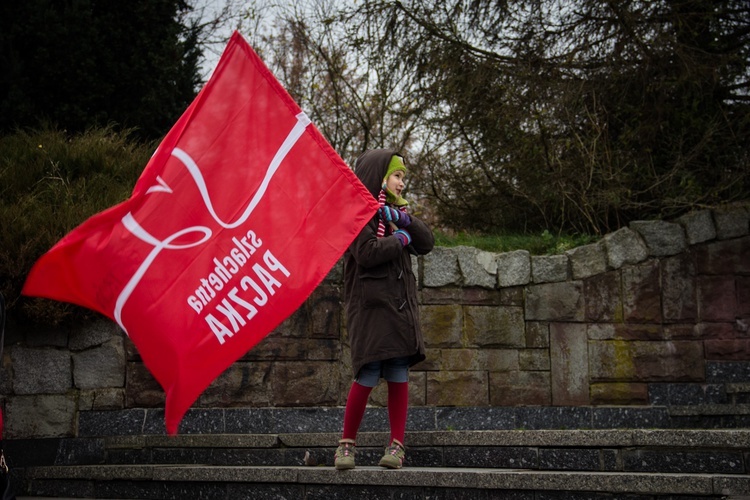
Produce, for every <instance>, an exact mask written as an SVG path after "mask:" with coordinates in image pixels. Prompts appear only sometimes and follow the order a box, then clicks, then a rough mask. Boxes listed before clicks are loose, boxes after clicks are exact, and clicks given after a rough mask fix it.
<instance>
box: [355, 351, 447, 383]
mask: <svg viewBox="0 0 750 500" xmlns="http://www.w3.org/2000/svg"><path fill="white" fill-rule="evenodd" d="M425 350H426V355H427V359H425V360H424V361H422V362H421V363H419V364H418V365H416V366H415V367H414V368H415V369H418V370H423V371H426V372H431V371H432V372H434V371H438V370H440V363H441V362H442V357H443V350H442V349H435V348H430V347H428V348H426V349H425ZM342 380H344V379H342Z"/></svg>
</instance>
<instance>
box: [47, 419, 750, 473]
mask: <svg viewBox="0 0 750 500" xmlns="http://www.w3.org/2000/svg"><path fill="white" fill-rule="evenodd" d="M339 437H340V436H339V434H334V433H293V434H259V435H206V434H203V435H178V436H174V437H169V436H159V435H155V436H118V437H110V438H106V439H104V443H103V444H102V448H103V452H104V453H103V455H102V456H101V458H100V459H99V461H98V462H97V461H90V462H89V463H112V464H129V463H144V464H146V463H148V464H165V463H169V464H176V463H181V464H195V463H207V464H214V465H227V466H237V465H251V466H264V465H265V466H271V465H280V466H294V465H303V464H305V463H308V464H315V465H325V466H332V465H333V451H334V449H335V447H336V444H337V441H338V439H339ZM406 443H407V461H408V464H409V465H411V466H417V467H486V468H498V467H500V468H523V469H535V470H577V471H585V470H591V471H602V472H605V471H628V472H693V473H722V474H747V473H750V430H747V429H745V430H741V429H731V430H725V429H722V430H667V429H652V430H647V429H611V430H531V431H520V430H514V431H424V432H410V433H407V436H406ZM75 444H76V443H74V442H69V443H67V450H68V454H69V456H74V455H75V452H74V448H75ZM91 444H92V443H90V442H88V441H84V442H82V443H79V446H83V447H85V448H86V449H89V448H90V447H91ZM387 444H388V434H387V433H382V432H364V433H360V434H359V435H358V438H357V455H358V460H359V462H360V463H362V464H371V465H374V464H377V463H378V460H379V459H380V457H381V456H382V453H383V449H384V447H385V446H386V445H387ZM78 455H79V456H84V454H83V453H78ZM92 458H95V457H92ZM57 463H58V464H60V462H59V461H58V462H57ZM70 463H71V464H76V463H78V464H84V463H85V462H81V461H80V460H79V461H78V462H76V461H75V460H73V461H71V462H70Z"/></svg>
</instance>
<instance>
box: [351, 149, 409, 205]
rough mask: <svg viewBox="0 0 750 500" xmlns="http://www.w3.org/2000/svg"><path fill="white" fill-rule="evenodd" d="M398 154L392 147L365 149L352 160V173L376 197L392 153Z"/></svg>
mask: <svg viewBox="0 0 750 500" xmlns="http://www.w3.org/2000/svg"><path fill="white" fill-rule="evenodd" d="M398 154H400V153H399V152H398V151H395V150H393V149H371V150H369V151H365V152H364V153H363V154H362V155H361V156H360V157H359V158H357V161H355V162H354V174H355V175H356V176H357V177H358V178H359V180H360V181H362V184H364V186H365V187H366V188H367V190H368V191H369V192H370V194H371V195H372V197H373V198H375V199H376V200H377V199H378V195H379V194H380V188H381V186H382V185H383V178H384V177H385V173H386V172H387V171H388V164H389V163H390V162H391V157H392V156H393V155H398Z"/></svg>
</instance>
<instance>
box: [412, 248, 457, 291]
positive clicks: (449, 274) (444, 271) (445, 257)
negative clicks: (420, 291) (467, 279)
mask: <svg viewBox="0 0 750 500" xmlns="http://www.w3.org/2000/svg"><path fill="white" fill-rule="evenodd" d="M422 264H423V266H424V286H426V287H440V286H446V285H460V284H461V272H460V270H459V268H458V255H457V253H456V252H455V250H453V249H452V248H446V247H435V248H433V249H432V252H430V253H428V254H427V255H425V256H424V257H423V261H422Z"/></svg>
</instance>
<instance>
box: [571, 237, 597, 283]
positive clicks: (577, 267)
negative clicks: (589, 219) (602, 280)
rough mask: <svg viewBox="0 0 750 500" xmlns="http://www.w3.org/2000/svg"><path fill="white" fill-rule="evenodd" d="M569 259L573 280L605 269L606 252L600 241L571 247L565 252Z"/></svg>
mask: <svg viewBox="0 0 750 500" xmlns="http://www.w3.org/2000/svg"><path fill="white" fill-rule="evenodd" d="M565 255H567V256H568V259H570V271H571V275H572V276H573V279H574V280H580V279H583V278H588V277H589V276H594V275H595V274H599V273H603V272H605V271H606V270H607V252H606V251H605V248H604V244H603V243H602V242H598V243H592V244H590V245H583V246H580V247H576V248H573V249H571V250H568V251H567V252H565Z"/></svg>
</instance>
